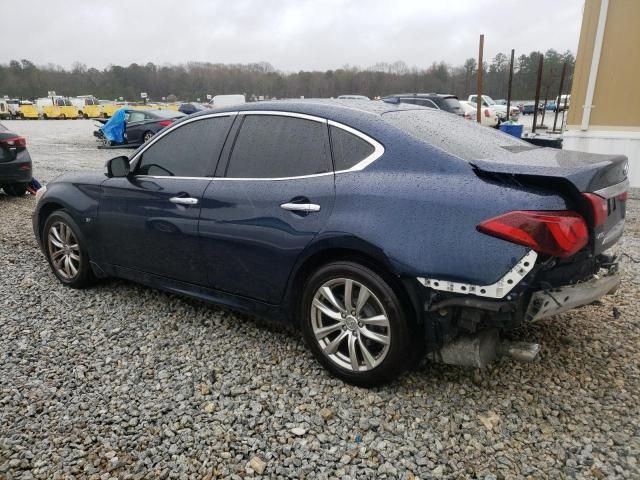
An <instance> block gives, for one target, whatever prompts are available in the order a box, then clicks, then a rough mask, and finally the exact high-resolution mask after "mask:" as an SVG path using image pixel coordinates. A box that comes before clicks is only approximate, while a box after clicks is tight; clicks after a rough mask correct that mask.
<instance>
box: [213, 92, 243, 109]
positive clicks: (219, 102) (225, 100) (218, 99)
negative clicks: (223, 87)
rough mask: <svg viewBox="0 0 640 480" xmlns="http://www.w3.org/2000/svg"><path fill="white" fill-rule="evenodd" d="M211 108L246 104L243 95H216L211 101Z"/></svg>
mask: <svg viewBox="0 0 640 480" xmlns="http://www.w3.org/2000/svg"><path fill="white" fill-rule="evenodd" d="M210 103H211V107H212V108H224V107H231V106H233V105H242V104H243V103H246V100H245V98H244V95H216V96H215V97H213V98H212V99H211V102H210Z"/></svg>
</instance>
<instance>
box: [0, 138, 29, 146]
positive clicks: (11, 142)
mask: <svg viewBox="0 0 640 480" xmlns="http://www.w3.org/2000/svg"><path fill="white" fill-rule="evenodd" d="M0 145H7V146H8V147H14V148H15V147H26V146H27V139H26V138H24V137H11V138H5V139H0Z"/></svg>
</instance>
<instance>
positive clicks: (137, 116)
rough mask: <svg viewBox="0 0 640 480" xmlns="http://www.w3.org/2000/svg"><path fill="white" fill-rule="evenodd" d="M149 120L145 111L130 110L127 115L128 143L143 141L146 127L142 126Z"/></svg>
mask: <svg viewBox="0 0 640 480" xmlns="http://www.w3.org/2000/svg"><path fill="white" fill-rule="evenodd" d="M146 120H147V116H146V115H145V113H144V112H138V111H135V110H133V111H130V112H127V114H126V116H125V123H126V135H127V143H132V144H135V143H142V135H143V133H144V129H143V128H142V126H143V125H144V123H145V121H146Z"/></svg>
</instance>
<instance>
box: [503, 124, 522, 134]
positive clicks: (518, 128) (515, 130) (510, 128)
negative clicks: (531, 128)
mask: <svg viewBox="0 0 640 480" xmlns="http://www.w3.org/2000/svg"><path fill="white" fill-rule="evenodd" d="M523 129H524V125H510V124H508V123H502V124H500V131H502V132H504V133H508V134H509V135H513V136H514V137H518V138H520V137H522V130H523Z"/></svg>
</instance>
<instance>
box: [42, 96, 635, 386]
mask: <svg viewBox="0 0 640 480" xmlns="http://www.w3.org/2000/svg"><path fill="white" fill-rule="evenodd" d="M627 168H628V165H627V159H626V157H624V156H619V155H595V154H588V153H580V152H569V151H565V150H554V149H547V148H536V147H534V146H532V145H530V144H528V143H524V142H522V141H521V140H519V139H516V138H515V137H512V136H510V135H506V134H504V133H502V132H498V131H496V130H492V129H489V128H485V127H482V126H480V125H478V124H476V123H475V122H468V121H464V120H460V119H458V118H456V117H455V116H453V115H450V114H448V113H444V112H440V111H437V110H434V109H428V108H424V107H418V106H415V105H407V104H404V103H401V104H397V105H396V104H388V103H385V102H366V101H361V102H354V101H353V100H344V101H303V102H297V101H284V102H259V103H254V104H246V105H235V106H231V107H227V108H226V109H218V110H215V111H210V112H203V113H197V114H194V115H191V116H189V117H187V118H184V119H182V120H181V121H178V122H176V123H174V124H173V125H171V126H170V127H168V128H167V129H165V130H163V131H162V132H160V133H159V134H158V135H157V136H156V137H154V138H153V139H151V141H150V142H148V143H146V144H145V145H144V146H142V147H141V148H140V149H138V150H137V151H136V152H135V153H134V154H133V155H131V156H130V157H126V156H121V157H116V158H114V159H111V160H109V161H108V162H107V165H106V172H105V174H103V173H101V172H99V171H96V172H93V173H92V172H87V171H81V172H80V171H79V172H74V173H69V174H66V175H64V176H62V177H59V178H58V179H56V180H55V181H54V182H51V183H49V184H48V185H47V187H46V189H45V188H43V189H41V190H39V191H38V194H39V195H38V196H39V201H38V204H37V206H36V209H35V212H34V215H33V227H34V232H35V235H36V238H37V239H38V242H39V243H40V245H41V247H42V249H43V251H44V252H45V255H46V257H47V260H48V261H49V264H50V266H51V268H52V271H53V273H54V274H55V275H56V277H57V278H58V279H59V280H60V281H61V282H62V283H63V284H64V285H67V286H70V287H82V286H85V285H87V284H88V283H89V282H90V280H91V279H92V278H93V277H108V276H111V277H120V278H126V279H129V280H133V281H137V282H141V283H144V284H147V285H150V286H152V287H158V288H162V289H166V290H168V291H171V292H175V293H180V294H186V295H190V296H192V297H195V298H198V299H200V300H205V301H209V302H213V303H218V304H222V305H226V306H227V307H230V308H233V309H236V310H240V311H245V312H250V313H253V314H257V315H260V316H264V317H269V318H272V319H278V320H283V321H288V322H291V323H292V324H293V325H295V326H297V327H299V328H300V329H301V330H302V334H303V336H304V338H305V340H306V343H307V344H308V345H309V347H310V349H311V351H312V352H313V353H314V355H315V356H316V358H318V360H319V361H320V362H321V363H322V364H323V365H324V366H325V367H327V368H328V369H329V370H330V371H331V372H333V373H334V374H335V375H337V376H339V377H340V378H343V379H344V380H346V381H349V382H352V383H354V384H358V385H376V384H379V383H382V382H385V381H389V380H391V379H393V378H395V377H396V376H397V375H399V374H400V373H401V372H402V370H403V369H405V368H406V367H408V366H409V365H410V364H412V363H416V362H418V361H419V360H420V359H421V358H422V357H423V356H424V355H425V354H427V353H428V354H430V355H432V356H434V357H435V358H441V359H442V361H445V362H447V363H455V364H463V365H474V366H482V364H479V359H482V361H483V362H484V361H485V360H488V359H490V358H493V356H495V354H496V348H497V346H496V342H497V339H498V333H499V331H501V330H508V329H512V328H515V327H517V326H519V325H522V324H525V323H530V322H533V321H536V320H538V319H540V318H544V317H548V316H550V315H556V314H558V313H562V312H564V311H566V310H568V309H571V308H575V307H578V306H581V305H585V304H588V303H591V302H593V301H595V300H597V299H598V298H600V297H602V296H603V295H605V294H607V293H609V292H610V291H612V290H614V289H615V288H616V287H617V285H618V284H619V283H620V275H619V274H618V273H617V270H616V265H617V264H616V262H615V258H614V257H613V256H612V255H608V254H604V252H605V250H607V249H608V248H610V247H611V246H612V245H613V244H615V243H616V241H617V240H618V239H619V238H620V236H621V235H622V231H623V228H624V217H625V205H626V197H627V193H626V192H627V189H628V186H629V182H628V180H627V178H626V171H627ZM105 175H106V176H105ZM469 343H471V344H472V345H478V347H477V348H478V349H479V348H480V345H482V353H481V354H476V353H475V352H476V350H475V348H476V347H473V348H467V345H469Z"/></svg>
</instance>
